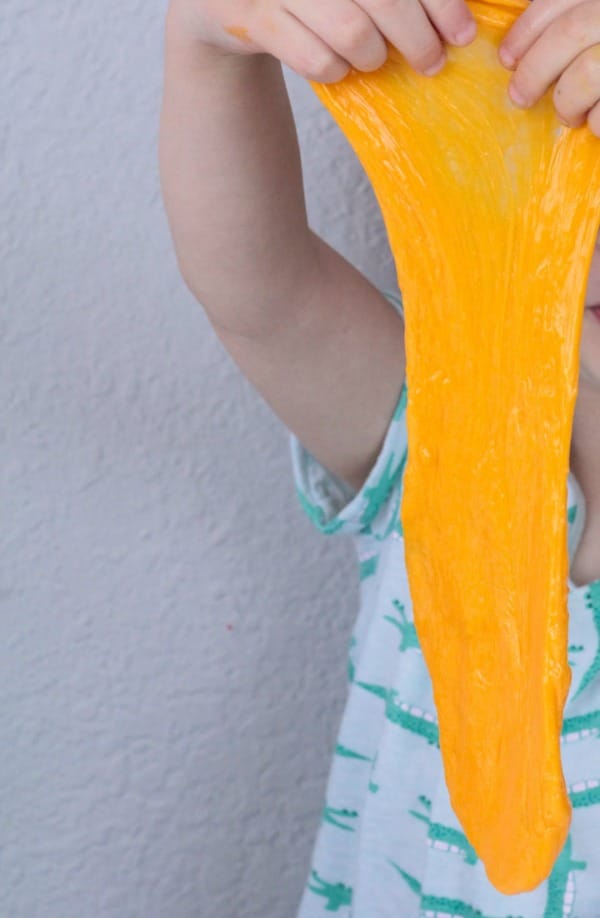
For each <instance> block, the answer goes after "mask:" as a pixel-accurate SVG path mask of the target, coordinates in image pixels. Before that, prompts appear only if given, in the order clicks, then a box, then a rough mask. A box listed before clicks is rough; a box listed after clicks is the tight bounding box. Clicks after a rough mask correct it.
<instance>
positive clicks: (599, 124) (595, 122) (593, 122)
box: [587, 102, 600, 137]
mask: <svg viewBox="0 0 600 918" xmlns="http://www.w3.org/2000/svg"><path fill="white" fill-rule="evenodd" d="M587 123H588V127H589V129H590V131H591V132H592V134H594V135H595V136H596V137H600V102H596V104H595V105H594V107H593V108H592V110H591V111H590V113H589V114H588V119H587Z"/></svg>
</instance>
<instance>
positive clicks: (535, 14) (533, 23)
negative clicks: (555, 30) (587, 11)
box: [498, 0, 580, 70]
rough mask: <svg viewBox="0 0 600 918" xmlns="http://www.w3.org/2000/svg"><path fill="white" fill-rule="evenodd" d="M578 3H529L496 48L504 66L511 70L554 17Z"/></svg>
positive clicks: (549, 0)
mask: <svg viewBox="0 0 600 918" xmlns="http://www.w3.org/2000/svg"><path fill="white" fill-rule="evenodd" d="M578 5H580V0H535V2H534V3H530V4H529V6H528V7H527V9H526V10H525V12H524V13H521V15H520V16H519V18H518V19H517V20H516V22H515V23H514V25H513V26H512V27H511V28H510V29H509V31H508V32H507V34H506V35H505V37H504V39H503V40H502V42H501V44H500V47H499V48H498V57H499V58H500V60H501V62H502V63H503V64H504V66H505V67H508V68H509V69H511V70H513V69H514V68H515V67H516V65H517V63H518V61H519V60H521V58H522V57H523V55H524V54H526V52H527V51H528V50H529V49H530V48H531V46H532V45H533V43H534V42H536V41H537V40H538V38H539V37H540V35H541V34H542V33H543V32H544V31H545V30H546V29H547V28H548V27H549V26H550V25H551V24H552V23H553V22H555V20H556V19H558V18H560V17H561V16H563V14H564V13H566V12H568V11H569V10H571V9H573V8H574V7H577V6H578Z"/></svg>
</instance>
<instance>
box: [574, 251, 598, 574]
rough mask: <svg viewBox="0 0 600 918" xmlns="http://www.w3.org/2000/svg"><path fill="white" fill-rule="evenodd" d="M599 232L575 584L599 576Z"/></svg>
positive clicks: (577, 445)
mask: <svg viewBox="0 0 600 918" xmlns="http://www.w3.org/2000/svg"><path fill="white" fill-rule="evenodd" d="M596 304H600V235H599V237H598V240H597V242H596V249H595V252H594V255H593V258H592V263H591V267H590V273H589V278H588V288H587V294H586V299H585V305H586V309H585V311H584V314H583V322H582V326H581V344H580V349H579V388H578V392H577V401H576V403H575V412H574V416H573V432H572V438H571V457H570V465H571V470H572V472H573V474H574V475H575V477H576V478H577V481H578V482H579V484H580V486H581V490H582V491H583V495H584V497H585V504H586V525H585V529H584V532H583V535H582V538H581V541H580V543H579V546H578V549H577V553H576V555H575V557H574V558H573V563H572V565H571V579H572V581H573V583H574V584H575V585H576V586H581V585H582V584H584V583H589V582H590V581H592V580H598V579H599V578H600V322H599V321H598V319H597V318H596V316H595V315H594V314H593V312H592V311H591V309H590V308H589V307H590V306H593V305H596Z"/></svg>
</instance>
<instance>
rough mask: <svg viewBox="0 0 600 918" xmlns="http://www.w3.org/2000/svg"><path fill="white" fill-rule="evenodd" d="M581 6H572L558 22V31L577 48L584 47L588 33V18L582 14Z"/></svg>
mask: <svg viewBox="0 0 600 918" xmlns="http://www.w3.org/2000/svg"><path fill="white" fill-rule="evenodd" d="M582 9H583V8H582V7H581V6H574V7H572V8H571V9H570V10H568V11H567V12H566V13H565V14H564V15H563V16H562V17H561V20H560V30H561V32H562V34H563V36H565V37H566V38H568V39H569V40H571V41H573V42H574V43H575V44H576V45H577V46H578V47H585V44H586V41H587V38H586V36H587V33H588V17H587V14H586V13H585V12H584V13H583V14H582Z"/></svg>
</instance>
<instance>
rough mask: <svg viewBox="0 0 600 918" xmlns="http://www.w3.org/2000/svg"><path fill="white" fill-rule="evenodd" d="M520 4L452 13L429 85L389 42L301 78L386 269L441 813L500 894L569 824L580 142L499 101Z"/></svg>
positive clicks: (584, 236)
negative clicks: (347, 67)
mask: <svg viewBox="0 0 600 918" xmlns="http://www.w3.org/2000/svg"><path fill="white" fill-rule="evenodd" d="M526 6H527V0H500V2H494V3H487V2H469V7H470V9H471V10H472V12H473V15H474V16H475V18H476V20H477V22H478V37H477V38H476V40H475V41H474V42H473V43H472V44H471V45H469V46H468V47H465V48H453V47H449V48H448V49H447V51H448V63H447V65H446V67H445V68H444V70H443V71H442V72H441V73H440V74H438V75H437V76H435V77H430V78H427V77H422V76H420V75H419V74H417V73H415V72H414V71H413V70H412V69H411V68H410V67H409V66H408V65H407V64H406V62H405V61H404V59H403V58H402V56H401V55H400V54H399V52H398V51H397V50H396V49H395V48H393V47H392V46H390V47H389V57H388V60H387V61H386V63H385V64H384V65H383V66H382V67H381V68H380V69H379V70H378V71H377V72H375V73H370V74H364V73H361V72H358V71H355V70H352V71H350V73H349V74H348V76H347V77H345V78H344V79H343V80H341V81H340V82H338V83H334V84H322V83H316V82H311V85H312V87H313V89H314V90H315V92H316V93H317V95H318V97H319V99H320V100H321V102H322V103H323V104H324V105H325V106H326V108H327V109H328V110H329V112H330V113H331V115H332V116H333V118H334V119H335V121H336V122H337V124H338V125H339V126H340V128H341V129H342V131H343V132H344V133H345V135H346V137H347V138H348V140H349V142H350V144H351V145H352V147H353V149H354V151H355V152H356V154H357V156H358V158H359V160H360V161H361V163H362V165H363V167H364V169H365V171H366V173H367V175H368V177H369V179H370V181H371V184H372V186H373V189H374V192H375V195H376V197H377V200H378V202H379V205H380V208H381V212H382V215H383V219H384V222H385V225H386V229H387V232H388V238H389V241H390V245H391V248H392V252H393V256H394V260H395V265H396V271H397V277H398V284H399V287H400V289H401V290H402V294H403V299H404V315H405V339H406V355H407V356H406V361H407V363H406V383H407V391H408V405H407V416H406V420H407V427H408V442H409V450H408V461H407V465H406V469H405V476H404V486H403V488H404V490H403V497H402V504H401V511H400V516H401V520H402V526H403V530H404V543H405V557H406V566H407V572H408V580H409V587H410V592H411V596H412V600H413V612H414V620H415V625H416V629H417V634H418V636H419V641H420V644H421V648H422V650H423V654H424V658H425V662H426V664H427V667H428V670H429V673H430V675H431V680H432V684H433V691H434V699H435V704H436V710H437V714H438V718H439V735H440V749H441V754H442V760H443V766H444V774H445V779H446V784H447V787H448V791H449V795H450V800H451V803H452V807H453V809H454V811H455V813H456V816H457V818H458V819H459V821H460V823H461V825H462V827H463V829H464V831H465V834H466V835H467V837H468V839H469V841H470V842H471V844H472V845H473V847H474V848H475V850H476V852H477V854H478V855H479V856H480V857H481V859H482V861H483V863H484V865H485V869H486V873H487V876H488V879H489V880H490V882H491V883H492V884H493V885H494V886H495V887H496V889H498V890H499V891H500V892H502V893H504V894H514V893H519V892H525V891H528V890H531V889H534V888H535V887H536V886H538V885H539V884H540V883H541V882H542V881H543V880H544V879H545V878H546V877H547V876H548V875H549V873H550V871H551V870H552V867H553V865H554V862H555V860H556V858H557V857H558V855H559V854H560V852H561V849H562V847H563V845H564V843H565V840H566V838H567V834H568V829H569V824H570V818H571V811H570V805H569V800H568V796H567V792H566V785H565V780H564V777H563V773H562V766H561V758H560V731H561V726H562V718H563V710H564V705H565V702H566V699H567V694H568V690H569V686H570V680H571V673H570V669H569V666H568V660H567V628H568V606H567V596H568V584H567V576H568V554H567V521H566V506H567V475H568V471H569V449H570V440H571V430H572V422H573V413H574V407H575V399H576V395H577V382H578V370H579V342H580V334H581V324H582V316H583V304H584V298H585V290H586V285H587V277H588V272H589V266H590V261H591V257H592V253H593V248H594V242H595V239H596V233H597V230H598V225H599V222H600V140H598V138H596V137H594V136H593V135H592V133H591V132H590V130H589V128H588V127H587V125H586V126H583V127H581V128H577V129H569V128H565V127H563V126H562V125H561V124H560V121H559V120H558V117H557V115H556V113H555V110H554V107H553V104H552V93H551V91H549V92H548V93H546V95H545V96H544V98H543V99H542V100H541V101H540V102H538V103H537V104H536V105H535V106H533V108H532V109H530V110H525V111H523V110H519V109H517V108H515V107H514V106H513V105H512V103H511V102H510V99H509V97H508V96H507V87H508V82H509V78H510V74H509V73H508V72H507V71H506V70H505V69H504V68H503V67H502V66H501V65H500V63H499V61H498V59H497V48H498V45H499V44H500V41H501V39H502V37H503V36H504V35H505V34H506V32H507V31H508V29H509V27H510V26H511V24H512V23H513V22H514V20H515V19H516V17H517V16H518V15H519V14H520V13H521V12H522V11H523V10H524V9H525V8H526ZM375 356H376V355H374V357H375ZM398 780H399V781H401V780H402V775H401V774H399V775H398Z"/></svg>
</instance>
